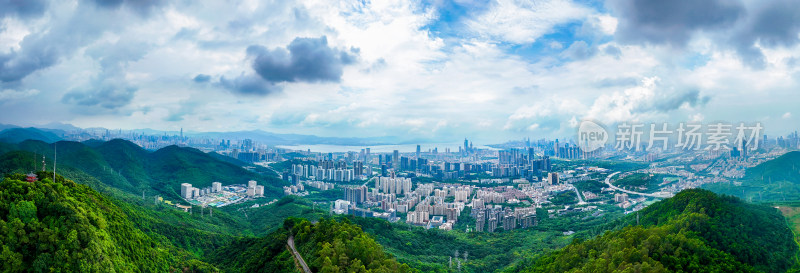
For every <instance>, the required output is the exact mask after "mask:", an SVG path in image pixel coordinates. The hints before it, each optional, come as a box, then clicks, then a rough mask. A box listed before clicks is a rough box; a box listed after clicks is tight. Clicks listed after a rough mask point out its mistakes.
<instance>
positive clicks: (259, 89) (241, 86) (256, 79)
mask: <svg viewBox="0 0 800 273" xmlns="http://www.w3.org/2000/svg"><path fill="white" fill-rule="evenodd" d="M219 84H220V85H221V86H222V87H224V88H226V89H228V90H231V91H233V92H234V93H238V94H243V95H261V96H263V95H269V94H273V93H276V92H280V91H281V88H280V87H278V86H275V84H273V83H272V82H268V81H266V80H264V79H262V78H261V77H260V76H257V75H245V74H242V75H240V76H238V77H235V78H232V79H228V78H226V77H225V76H222V77H220V79H219Z"/></svg>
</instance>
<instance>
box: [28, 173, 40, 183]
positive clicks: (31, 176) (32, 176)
mask: <svg viewBox="0 0 800 273" xmlns="http://www.w3.org/2000/svg"><path fill="white" fill-rule="evenodd" d="M25 180H28V182H36V180H39V179H38V178H37V177H36V174H34V173H29V174H28V177H26V178H25Z"/></svg>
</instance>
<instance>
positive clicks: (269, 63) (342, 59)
mask: <svg viewBox="0 0 800 273" xmlns="http://www.w3.org/2000/svg"><path fill="white" fill-rule="evenodd" d="M247 55H248V57H250V58H252V59H253V64H252V66H253V70H255V71H256V73H258V75H260V76H261V78H263V79H264V80H266V81H269V82H271V83H281V82H339V81H340V80H341V77H342V67H344V66H345V65H348V64H352V63H353V62H355V61H356V58H358V49H355V48H351V49H350V50H340V49H338V48H332V47H329V46H328V38H327V37H325V36H322V37H320V38H295V39H294V41H292V42H291V43H290V44H289V46H287V47H286V48H285V49H284V48H276V49H273V50H269V49H267V48H265V47H263V46H258V45H254V46H250V47H248V48H247Z"/></svg>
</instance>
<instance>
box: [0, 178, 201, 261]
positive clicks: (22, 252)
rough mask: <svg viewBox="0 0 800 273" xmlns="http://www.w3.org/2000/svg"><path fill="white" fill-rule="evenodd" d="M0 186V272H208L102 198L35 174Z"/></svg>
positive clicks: (61, 180) (81, 187)
mask: <svg viewBox="0 0 800 273" xmlns="http://www.w3.org/2000/svg"><path fill="white" fill-rule="evenodd" d="M38 175H39V177H41V178H43V179H42V180H39V181H36V182H32V183H30V182H27V181H24V180H25V176H24V175H21V174H16V175H9V176H8V177H6V178H5V179H4V180H3V181H2V182H0V244H1V246H0V267H2V270H3V271H4V272H22V271H35V272H42V271H56V272H169V271H182V270H183V269H188V268H192V269H197V270H201V269H205V270H209V271H213V270H214V268H213V267H212V266H210V265H208V264H205V263H203V262H200V261H197V260H192V259H191V258H189V257H188V253H185V252H183V251H180V250H178V249H177V248H174V247H172V246H171V245H170V244H168V243H167V244H165V243H161V242H158V241H156V240H153V239H152V238H150V237H148V236H147V235H145V234H144V233H143V232H142V231H141V230H139V229H137V228H135V227H134V224H133V223H131V221H129V220H128V219H127V217H126V215H125V214H124V213H123V212H122V211H121V210H120V209H119V208H118V207H117V206H116V205H114V204H113V203H112V202H111V201H110V200H109V199H108V198H106V197H104V196H103V195H101V194H99V193H97V192H96V191H94V190H92V189H91V188H89V187H87V186H84V185H80V184H77V183H74V182H72V181H70V180H65V179H64V178H63V177H61V176H56V180H55V182H54V181H52V173H48V172H39V173H38Z"/></svg>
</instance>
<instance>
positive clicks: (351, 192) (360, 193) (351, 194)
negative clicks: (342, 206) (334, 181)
mask: <svg viewBox="0 0 800 273" xmlns="http://www.w3.org/2000/svg"><path fill="white" fill-rule="evenodd" d="M344 199H345V200H347V201H350V203H353V204H361V203H364V201H367V187H365V186H360V187H355V188H344Z"/></svg>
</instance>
